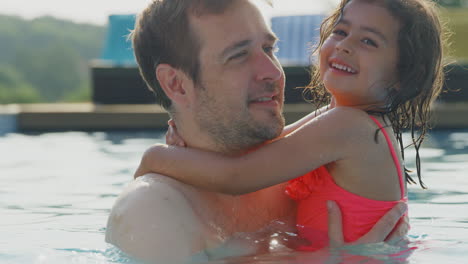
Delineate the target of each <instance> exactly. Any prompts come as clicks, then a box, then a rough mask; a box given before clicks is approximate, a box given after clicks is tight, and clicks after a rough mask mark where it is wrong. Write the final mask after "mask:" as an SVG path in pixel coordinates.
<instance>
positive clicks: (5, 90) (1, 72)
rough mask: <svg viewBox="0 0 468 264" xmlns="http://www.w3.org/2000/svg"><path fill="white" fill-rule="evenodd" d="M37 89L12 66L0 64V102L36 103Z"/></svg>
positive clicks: (37, 98) (38, 97)
mask: <svg viewBox="0 0 468 264" xmlns="http://www.w3.org/2000/svg"><path fill="white" fill-rule="evenodd" d="M39 101H41V97H40V95H39V94H38V92H37V90H36V89H35V88H34V87H33V86H32V85H31V84H29V83H28V82H27V81H26V80H25V79H24V78H23V76H21V74H20V73H19V72H17V71H16V70H14V69H13V68H11V67H9V66H5V65H0V104H9V103H37V102H39Z"/></svg>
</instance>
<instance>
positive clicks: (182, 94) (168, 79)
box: [156, 64, 188, 104]
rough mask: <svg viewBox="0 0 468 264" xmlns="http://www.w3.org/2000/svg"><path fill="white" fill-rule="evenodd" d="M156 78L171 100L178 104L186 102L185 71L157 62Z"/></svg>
mask: <svg viewBox="0 0 468 264" xmlns="http://www.w3.org/2000/svg"><path fill="white" fill-rule="evenodd" d="M156 78H158V81H159V84H160V85H161V88H162V89H163V91H164V93H165V94H166V95H167V97H169V98H170V99H171V101H174V102H177V103H179V104H185V103H187V99H188V98H187V91H186V88H187V87H186V85H185V84H184V82H186V81H187V78H186V76H185V73H183V72H182V71H181V70H179V69H176V68H174V67H172V66H171V65H169V64H159V65H158V66H157V67H156Z"/></svg>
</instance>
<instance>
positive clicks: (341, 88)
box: [320, 0, 400, 109]
mask: <svg viewBox="0 0 468 264" xmlns="http://www.w3.org/2000/svg"><path fill="white" fill-rule="evenodd" d="M399 29H400V25H399V22H398V20H397V19H396V18H394V17H393V16H392V15H391V14H390V13H389V12H388V11H387V9H385V8H384V7H383V6H381V5H378V4H373V3H367V2H365V1H359V0H354V1H351V2H350V3H349V4H347V5H346V7H345V9H344V12H343V15H342V17H341V19H340V20H339V21H338V23H337V24H336V25H335V27H334V28H333V31H332V34H331V35H330V36H329V37H328V38H327V39H326V40H325V42H324V44H323V46H322V47H321V49H320V74H321V77H322V81H323V83H324V85H325V87H326V89H327V90H328V91H329V92H330V93H331V94H332V95H333V97H334V98H335V100H336V105H338V106H340V105H341V106H354V107H359V108H362V109H365V108H367V107H368V106H376V105H377V106H382V105H383V104H384V103H385V99H386V96H387V95H388V88H389V87H390V86H392V85H396V84H397V81H398V80H397V69H396V67H397V63H398V32H399Z"/></svg>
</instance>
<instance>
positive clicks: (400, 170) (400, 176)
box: [369, 115, 405, 198]
mask: <svg viewBox="0 0 468 264" xmlns="http://www.w3.org/2000/svg"><path fill="white" fill-rule="evenodd" d="M369 117H370V118H371V119H372V120H373V121H374V122H375V123H376V124H377V126H378V127H379V128H380V129H381V130H382V133H383V135H384V136H385V139H386V140H387V145H388V148H389V149H390V153H391V154H392V158H393V162H394V163H395V166H396V168H397V170H398V178H399V180H400V192H401V198H404V197H405V186H404V181H403V170H402V169H401V165H400V161H399V159H398V155H397V154H396V151H395V148H394V146H393V144H392V141H391V140H390V137H389V135H388V133H387V131H386V130H385V129H384V127H383V126H382V124H381V123H380V122H379V121H378V120H377V118H375V117H373V116H371V115H369Z"/></svg>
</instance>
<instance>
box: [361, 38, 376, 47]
mask: <svg viewBox="0 0 468 264" xmlns="http://www.w3.org/2000/svg"><path fill="white" fill-rule="evenodd" d="M362 42H363V43H364V44H366V45H369V46H373V47H376V48H377V47H378V46H377V43H375V41H373V40H372V39H368V38H366V39H363V40H362Z"/></svg>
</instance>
